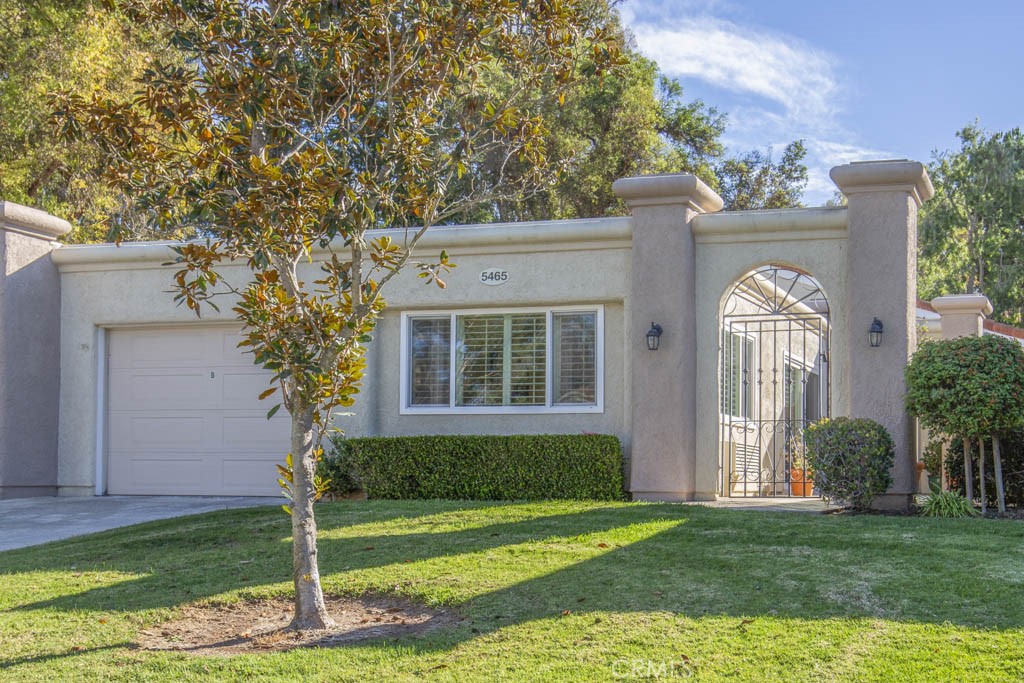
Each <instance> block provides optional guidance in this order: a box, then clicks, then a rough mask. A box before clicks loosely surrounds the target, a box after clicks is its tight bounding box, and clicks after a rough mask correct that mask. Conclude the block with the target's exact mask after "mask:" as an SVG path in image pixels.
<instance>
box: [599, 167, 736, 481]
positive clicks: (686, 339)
mask: <svg viewBox="0 0 1024 683" xmlns="http://www.w3.org/2000/svg"><path fill="white" fill-rule="evenodd" d="M612 189H613V190H614V191H615V193H616V194H618V195H619V196H620V197H622V199H623V200H625V202H626V204H627V205H628V206H629V208H630V211H631V212H632V214H633V247H632V257H631V272H632V276H631V282H630V292H629V319H628V321H627V333H626V355H627V358H628V359H629V360H628V363H629V368H630V387H631V390H630V395H631V397H632V405H631V420H632V426H631V430H630V431H631V448H630V472H629V487H630V491H631V493H632V494H633V498H634V499H636V500H692V499H694V498H707V497H711V498H713V497H714V491H709V492H705V491H696V490H695V483H694V482H695V468H696V461H697V453H696V448H697V435H696V432H697V430H696V426H697V335H696V329H697V315H696V310H697V300H696V281H695V264H694V242H693V232H692V231H691V227H690V221H691V220H693V218H694V217H695V216H697V215H699V214H702V213H705V212H713V211H718V210H719V209H721V208H722V199H721V197H719V196H718V195H717V194H715V193H714V192H713V191H712V190H711V189H710V188H709V187H708V186H707V185H705V184H704V183H702V182H701V181H700V180H699V179H698V178H697V177H696V176H693V175H658V176H641V177H636V178H623V179H621V180H617V181H616V182H615V184H614V185H613V186H612ZM652 322H653V323H655V324H657V325H660V326H661V327H662V330H663V332H662V335H661V339H660V347H659V348H658V350H657V351H650V350H648V348H647V344H646V340H645V335H646V334H647V331H648V330H649V329H650V327H651V323H652ZM705 400H714V397H705Z"/></svg>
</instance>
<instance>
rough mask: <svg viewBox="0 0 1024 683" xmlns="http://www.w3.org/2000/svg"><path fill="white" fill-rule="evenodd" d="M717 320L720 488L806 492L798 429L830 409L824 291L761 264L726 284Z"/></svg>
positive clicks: (730, 492) (739, 492) (807, 279)
mask: <svg viewBox="0 0 1024 683" xmlns="http://www.w3.org/2000/svg"><path fill="white" fill-rule="evenodd" d="M721 319H722V324H721V347H720V348H721V362H720V364H719V367H720V376H719V408H720V422H721V439H720V442H719V443H720V452H719V455H720V472H721V483H720V490H719V494H720V495H724V496H809V495H811V494H812V489H813V485H812V484H811V483H810V480H811V477H810V475H809V473H808V469H807V464H806V461H805V459H804V440H803V433H804V428H805V427H806V426H807V425H809V424H811V423H813V422H816V421H817V420H819V419H821V418H822V417H827V416H828V415H829V413H830V409H831V401H830V391H829V336H830V332H831V326H830V323H829V303H828V298H827V297H826V296H825V293H824V292H823V291H822V289H821V286H820V285H819V284H818V282H817V280H815V279H814V278H813V277H811V276H810V275H808V274H806V273H804V272H801V271H799V270H796V269H793V268H789V267H784V266H776V265H766V266H762V267H760V268H757V269H755V270H753V271H751V272H749V273H747V274H746V275H745V276H743V277H742V278H741V279H740V280H739V281H738V282H736V283H735V284H734V285H733V286H732V288H731V290H730V291H729V293H728V295H727V297H726V299H725V302H724V306H723V309H722V318H721Z"/></svg>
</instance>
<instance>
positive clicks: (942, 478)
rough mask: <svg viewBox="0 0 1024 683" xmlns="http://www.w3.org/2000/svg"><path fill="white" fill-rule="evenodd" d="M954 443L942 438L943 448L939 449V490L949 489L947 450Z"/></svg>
mask: <svg viewBox="0 0 1024 683" xmlns="http://www.w3.org/2000/svg"><path fill="white" fill-rule="evenodd" d="M952 445H953V444H952V443H950V442H949V441H946V440H945V439H943V440H942V448H941V450H940V451H939V490H940V491H948V490H949V478H948V477H947V475H946V450H947V449H948V448H949V447H950V446H952Z"/></svg>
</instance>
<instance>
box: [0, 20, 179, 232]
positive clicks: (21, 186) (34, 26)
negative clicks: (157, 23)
mask: <svg viewBox="0 0 1024 683" xmlns="http://www.w3.org/2000/svg"><path fill="white" fill-rule="evenodd" d="M0 30H2V32H3V35H4V39H3V40H2V41H0V199H5V200H9V201H14V202H19V203H22V204H29V205H32V206H36V207H38V208H41V209H44V210H46V211H50V212H51V213H55V214H58V215H60V216H63V217H65V218H67V219H68V220H70V221H71V222H72V223H73V224H74V225H76V226H77V228H78V229H76V230H75V231H74V232H73V233H72V234H71V239H72V240H74V241H95V240H97V239H103V237H104V235H103V234H102V231H99V230H97V229H96V228H95V226H96V225H97V224H98V223H99V221H100V220H101V218H102V217H103V216H104V215H108V214H114V215H121V216H125V217H130V216H131V206H130V202H126V201H125V197H124V195H122V194H121V193H119V192H116V191H112V190H110V189H109V188H107V187H105V186H104V185H103V183H100V182H96V181H95V178H96V177H97V176H98V174H99V165H100V163H101V160H100V155H99V154H98V153H97V150H96V147H95V145H94V144H93V142H92V141H91V140H81V141H78V142H76V143H75V144H74V145H70V146H61V145H60V144H59V143H58V142H57V141H56V140H55V139H54V136H53V134H52V132H51V130H50V126H49V117H50V112H51V107H50V106H49V104H48V99H49V97H50V96H51V95H52V93H54V92H55V91H57V90H65V91H70V92H74V93H78V94H82V95H90V94H92V93H97V94H98V95H99V96H101V97H122V96H125V95H126V94H127V93H129V92H130V91H131V89H132V88H133V85H132V83H131V81H132V79H133V78H134V77H136V76H138V75H140V74H141V73H142V71H143V69H145V66H146V63H147V62H148V61H149V60H150V59H151V58H152V57H153V56H154V54H156V53H164V54H165V58H166V53H167V52H168V48H167V47H166V45H165V46H164V47H159V48H158V47H157V46H158V43H156V41H155V40H154V36H152V35H149V34H147V33H146V32H145V31H128V27H127V26H126V25H125V22H124V18H123V17H122V16H121V15H119V14H118V13H117V12H114V11H111V10H110V9H109V8H107V7H104V6H102V5H101V4H100V3H99V2H98V1H97V0H0Z"/></svg>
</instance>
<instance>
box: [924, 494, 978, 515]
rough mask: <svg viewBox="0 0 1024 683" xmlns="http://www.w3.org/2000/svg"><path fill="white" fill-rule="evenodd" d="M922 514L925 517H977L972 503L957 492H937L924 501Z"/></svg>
mask: <svg viewBox="0 0 1024 683" xmlns="http://www.w3.org/2000/svg"><path fill="white" fill-rule="evenodd" d="M920 513H921V514H922V515H923V516H925V517H953V518H960V517H976V516H977V515H978V511H977V510H975V509H974V505H972V504H971V501H969V500H967V499H966V498H964V497H963V496H962V495H960V494H959V493H957V492H956V491H936V492H934V493H932V494H931V495H930V496H928V497H927V498H925V499H924V502H923V503H922V504H921V510H920Z"/></svg>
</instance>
